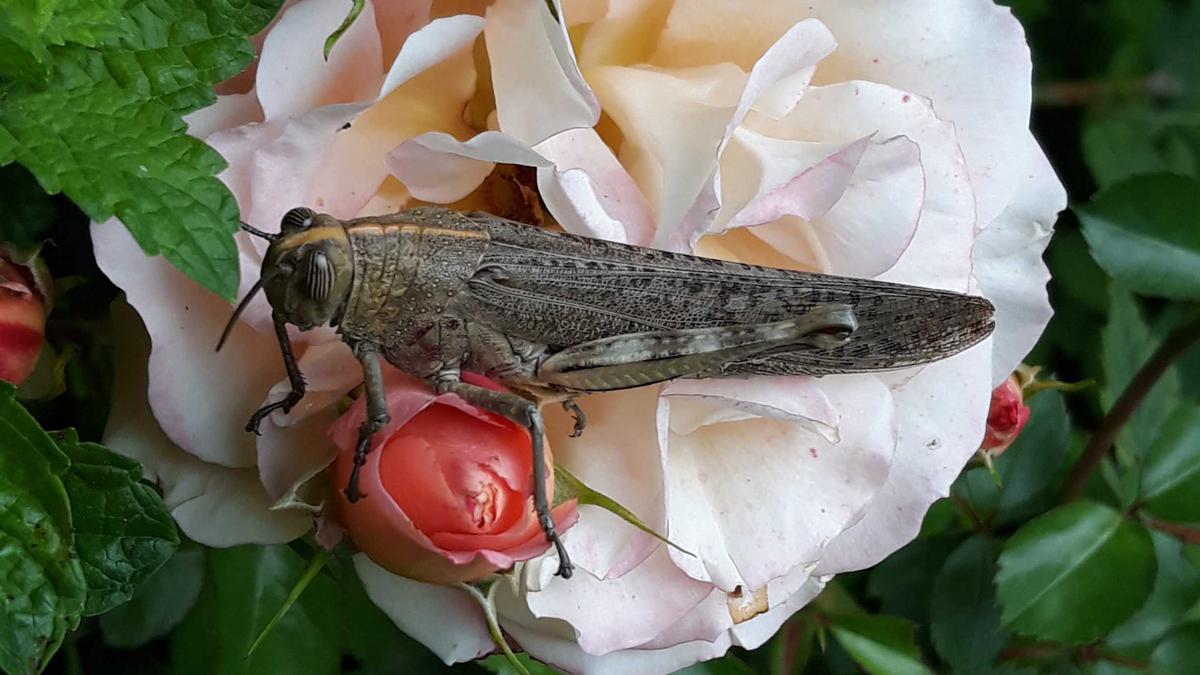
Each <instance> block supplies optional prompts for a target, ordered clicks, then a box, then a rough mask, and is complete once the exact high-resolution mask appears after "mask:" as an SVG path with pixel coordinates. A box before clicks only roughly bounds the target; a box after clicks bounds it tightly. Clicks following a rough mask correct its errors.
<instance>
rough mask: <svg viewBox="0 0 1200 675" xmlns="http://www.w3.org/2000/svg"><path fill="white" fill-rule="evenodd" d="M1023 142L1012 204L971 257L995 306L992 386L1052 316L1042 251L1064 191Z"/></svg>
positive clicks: (1032, 144)
mask: <svg viewBox="0 0 1200 675" xmlns="http://www.w3.org/2000/svg"><path fill="white" fill-rule="evenodd" d="M1026 142H1027V146H1026V155H1027V160H1026V172H1025V173H1024V174H1022V176H1021V178H1022V180H1021V183H1020V184H1018V187H1017V191H1016V192H1015V193H1014V196H1013V201H1012V202H1010V203H1009V204H1008V206H1007V207H1005V209H1004V210H1003V211H1001V212H1000V215H999V216H997V217H996V219H995V220H993V221H992V222H991V223H990V224H989V225H988V226H987V228H986V229H984V231H983V232H981V233H980V235H979V237H978V238H977V239H976V240H975V250H974V252H973V255H972V259H973V261H974V264H975V278H976V279H977V280H978V281H979V290H980V292H981V293H983V295H985V296H987V298H988V299H989V300H991V301H992V304H994V305H995V306H996V332H995V333H994V334H993V336H992V340H993V346H992V385H993V386H996V385H999V384H1000V383H1001V382H1003V381H1004V378H1006V377H1008V374H1009V373H1011V372H1012V371H1013V370H1014V369H1015V368H1016V367H1017V365H1018V364H1019V363H1020V362H1021V359H1023V358H1025V355H1026V354H1028V353H1029V350H1030V349H1032V348H1033V345H1034V344H1035V343H1036V342H1037V340H1038V338H1039V337H1040V336H1041V334H1042V331H1043V330H1044V329H1045V328H1046V324H1047V323H1049V322H1050V316H1051V315H1052V314H1053V310H1051V309H1050V299H1049V298H1048V297H1047V294H1046V282H1048V281H1049V280H1050V271H1049V270H1047V269H1046V265H1045V263H1043V262H1042V253H1043V252H1044V251H1045V250H1046V245H1047V244H1049V243H1050V237H1051V234H1052V232H1053V228H1054V221H1055V219H1056V218H1057V215H1058V212H1059V211H1061V210H1063V209H1064V208H1066V206H1067V193H1066V191H1065V190H1063V187H1062V184H1061V183H1060V182H1059V180H1058V177H1057V176H1056V175H1055V174H1054V169H1053V168H1052V167H1051V166H1050V162H1049V161H1048V160H1047V159H1046V155H1045V154H1043V153H1042V150H1041V148H1039V147H1038V144H1037V141H1035V140H1034V139H1033V136H1032V135H1028V136H1026Z"/></svg>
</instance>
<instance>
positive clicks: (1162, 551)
mask: <svg viewBox="0 0 1200 675" xmlns="http://www.w3.org/2000/svg"><path fill="white" fill-rule="evenodd" d="M1150 536H1151V537H1152V538H1153V540H1154V553H1155V559H1156V560H1157V561H1158V572H1157V574H1156V575H1155V578H1154V590H1153V591H1152V592H1151V593H1150V597H1149V598H1148V599H1147V600H1146V602H1145V603H1144V604H1143V605H1142V606H1141V607H1140V608H1139V609H1138V611H1137V613H1135V614H1134V615H1133V616H1131V617H1129V620H1128V621H1126V622H1125V623H1123V624H1121V625H1120V626H1117V627H1116V628H1115V629H1113V631H1112V632H1111V633H1109V634H1108V636H1107V637H1106V638H1105V640H1104V641H1105V643H1106V644H1108V645H1109V646H1111V647H1112V648H1114V649H1117V650H1119V651H1120V652H1121V653H1123V654H1127V655H1130V656H1132V657H1134V658H1137V659H1146V658H1148V657H1149V655H1150V650H1151V649H1152V648H1153V647H1154V645H1155V644H1157V643H1158V641H1159V640H1161V639H1162V638H1163V636H1164V635H1166V633H1167V632H1168V631H1170V630H1171V628H1172V627H1173V626H1174V625H1175V623H1176V622H1177V621H1178V620H1179V619H1180V617H1182V616H1183V615H1184V614H1185V613H1186V612H1187V611H1188V610H1189V609H1190V608H1191V607H1192V606H1193V605H1194V604H1195V603H1196V601H1197V600H1200V570H1198V569H1196V567H1195V566H1194V565H1192V564H1191V563H1190V562H1189V561H1188V560H1187V559H1186V557H1185V556H1184V546H1183V544H1182V543H1181V542H1180V541H1179V540H1178V539H1176V538H1174V537H1172V536H1170V535H1167V534H1164V533H1162V532H1157V531H1154V530H1151V531H1150Z"/></svg>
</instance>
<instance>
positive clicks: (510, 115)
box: [484, 0, 600, 145]
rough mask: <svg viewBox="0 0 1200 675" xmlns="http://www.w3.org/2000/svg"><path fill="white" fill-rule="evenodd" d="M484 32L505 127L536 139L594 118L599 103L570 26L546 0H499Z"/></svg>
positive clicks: (528, 139) (517, 135)
mask: <svg viewBox="0 0 1200 675" xmlns="http://www.w3.org/2000/svg"><path fill="white" fill-rule="evenodd" d="M484 35H485V38H486V41H487V52H488V59H489V60H490V61H491V64H492V87H493V90H494V92H495V96H496V113H497V116H498V119H499V122H500V130H501V131H503V132H504V133H506V134H509V135H510V136H512V137H514V138H516V139H518V140H520V141H522V142H524V143H527V144H529V145H535V144H537V143H540V142H541V141H544V140H546V139H547V138H550V137H551V136H553V135H555V134H557V133H558V132H560V131H562V130H563V129H571V128H575V127H591V126H593V125H594V124H595V123H596V120H597V119H599V117H600V104H599V102H597V100H596V97H595V96H594V95H593V94H592V91H591V89H590V88H588V86H587V83H586V82H584V81H583V76H582V75H580V73H579V68H578V67H577V66H576V64H575V57H574V54H573V52H572V50H571V43H570V40H569V39H568V37H567V33H566V27H565V26H563V25H561V24H559V22H558V21H556V20H555V19H554V17H553V16H551V14H550V11H549V9H547V7H546V3H545V2H528V1H526V0H497V1H496V2H495V3H493V4H492V5H491V6H490V7H488V10H487V27H486V28H485V29H484ZM534 101H536V104H531V102H534Z"/></svg>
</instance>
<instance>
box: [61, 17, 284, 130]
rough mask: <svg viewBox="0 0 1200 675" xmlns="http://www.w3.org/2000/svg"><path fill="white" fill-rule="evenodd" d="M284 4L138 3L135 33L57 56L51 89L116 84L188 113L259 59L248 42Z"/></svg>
mask: <svg viewBox="0 0 1200 675" xmlns="http://www.w3.org/2000/svg"><path fill="white" fill-rule="evenodd" d="M280 4H281V2H280V0H242V1H240V2H239V1H236V0H186V1H181V0H138V2H137V5H136V8H134V9H133V11H132V12H131V15H133V16H136V24H135V25H134V26H133V30H130V31H128V32H125V33H123V34H122V35H121V36H120V37H119V39H111V40H107V41H105V43H104V44H103V45H101V47H100V48H99V49H87V48H84V47H80V46H75V45H72V46H68V47H64V48H60V49H55V50H52V53H53V54H54V57H55V70H56V72H55V78H54V80H53V82H52V86H53V87H57V88H73V87H86V86H95V85H97V84H100V83H103V84H105V85H113V86H116V87H118V88H120V89H122V90H125V91H128V92H130V93H132V94H135V95H137V96H138V97H139V98H142V99H150V100H154V101H158V102H160V103H163V104H165V105H166V106H167V107H169V108H171V109H172V110H174V111H175V112H178V113H181V114H182V113H187V112H191V111H193V110H197V109H199V108H203V107H205V106H207V105H209V104H211V103H212V102H213V101H214V100H216V99H215V96H214V94H213V91H212V85H214V84H216V83H218V82H221V81H223V80H226V79H228V78H230V77H232V76H234V75H236V74H237V73H239V72H240V71H242V70H243V69H244V68H245V67H246V66H247V65H249V63H250V62H251V60H252V59H253V58H254V46H253V45H252V44H251V43H250V41H249V40H248V39H246V36H247V35H253V34H254V33H257V32H258V31H260V30H262V28H263V27H265V26H266V25H267V23H268V22H270V20H271V17H273V16H274V15H275V13H276V11H277V10H278V8H279V6H280Z"/></svg>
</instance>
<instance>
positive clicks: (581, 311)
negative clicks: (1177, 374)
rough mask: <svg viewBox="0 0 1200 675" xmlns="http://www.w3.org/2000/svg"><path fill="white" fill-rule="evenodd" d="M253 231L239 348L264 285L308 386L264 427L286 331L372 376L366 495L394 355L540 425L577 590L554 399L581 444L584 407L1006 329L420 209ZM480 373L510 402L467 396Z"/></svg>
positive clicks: (825, 281)
mask: <svg viewBox="0 0 1200 675" xmlns="http://www.w3.org/2000/svg"><path fill="white" fill-rule="evenodd" d="M243 228H244V229H246V230H247V231H249V232H251V233H252V234H255V235H257V236H261V237H264V238H266V239H269V240H270V245H269V247H268V249H267V254H266V256H265V258H264V259H263V265H262V275H261V278H260V279H259V281H258V283H257V284H256V285H255V287H254V289H253V290H252V291H251V293H250V294H249V295H247V297H246V298H245V299H244V300H243V301H242V303H241V305H239V307H238V309H237V310H236V311H235V313H234V316H233V318H231V319H230V323H229V326H227V327H226V335H227V334H228V331H229V328H230V327H231V326H232V325H233V323H234V321H236V319H237V316H238V314H240V312H241V310H242V309H243V308H244V307H245V305H246V304H247V302H248V301H249V299H250V297H252V296H253V294H254V293H255V292H257V290H259V289H260V288H261V289H264V290H265V291H266V294H267V300H268V301H269V302H270V305H271V308H272V310H273V314H272V316H273V318H274V322H275V329H276V335H277V337H278V339H279V345H280V348H281V350H282V352H283V359H284V365H285V366H286V368H287V373H288V378H289V381H290V382H291V385H292V391H291V393H289V394H288V395H287V396H286V397H285V398H284V399H283V400H280V401H277V402H274V403H271V404H269V405H267V406H265V407H263V408H261V409H260V410H258V411H257V412H255V413H254V415H253V416H251V418H250V422H249V423H248V424H247V426H246V428H247V430H248V431H257V430H258V426H259V423H260V422H261V420H262V419H263V417H265V416H266V415H268V414H270V413H271V412H272V411H274V410H282V411H284V412H287V411H288V410H290V409H291V408H292V406H294V405H296V403H297V402H299V401H300V399H301V397H303V395H304V378H303V377H302V376H301V374H300V371H299V368H298V366H297V364H296V359H295V358H294V356H293V355H292V349H291V344H290V342H289V340H288V336H287V330H286V324H289V323H290V324H293V325H295V326H297V327H299V328H300V329H301V330H307V329H309V328H312V327H314V326H320V325H326V324H330V325H334V326H337V327H338V331H339V333H340V334H341V336H342V339H343V340H345V342H346V343H347V344H348V345H349V346H350V347H351V349H352V350H353V351H354V353H355V355H356V356H357V357H358V359H359V360H360V361H361V362H362V365H363V378H364V383H365V391H366V396H367V410H368V414H367V420H366V421H365V422H364V423H363V425H362V426H361V427H360V429H359V442H358V448H357V453H356V455H355V458H354V471H353V472H352V474H351V477H350V480H349V483H348V484H347V486H346V496H347V497H348V499H349V500H350V501H352V502H353V501H357V500H358V499H360V498H362V497H363V496H364V495H363V494H362V493H361V492H359V489H358V471H359V468H360V467H361V466H362V464H363V463H364V461H365V459H366V456H367V453H368V451H369V449H370V440H371V437H372V435H373V434H374V433H375V432H376V431H378V430H379V429H380V428H382V427H383V425H385V424H386V423H387V421H388V414H387V408H386V405H385V398H384V391H383V381H382V377H381V373H380V362H379V359H380V357H382V358H385V359H387V361H388V362H389V363H391V364H392V365H393V366H395V367H396V368H398V369H400V370H402V371H404V372H407V373H410V374H412V375H415V376H417V377H420V378H423V379H424V380H425V381H426V382H428V383H429V386H430V387H431V388H432V389H433V390H435V391H437V392H438V393H446V392H450V393H455V394H458V395H459V396H461V397H462V398H463V399H465V400H466V401H468V402H470V403H472V404H474V405H477V406H479V407H481V408H484V409H487V410H490V411H493V412H495V413H498V414H500V415H503V416H505V417H507V418H509V419H511V420H513V421H515V422H517V423H518V424H521V425H524V426H525V427H526V428H527V429H529V432H530V436H531V440H532V446H533V467H534V504H535V508H536V510H537V514H538V517H539V522H540V523H541V526H542V528H543V529H544V530H545V532H546V537H547V539H548V540H549V541H550V542H551V543H553V544H554V546H555V547H556V549H557V552H558V556H559V570H558V573H559V574H561V575H562V576H564V577H569V576H570V575H571V569H572V568H571V563H570V559H569V558H568V556H567V552H566V551H565V550H564V549H563V546H562V542H561V541H560V540H559V537H558V535H557V534H556V532H555V530H554V523H553V521H552V520H551V518H550V509H549V504H548V503H547V498H546V489H545V483H546V465H545V460H544V447H543V427H542V417H541V414H540V412H539V410H538V405H539V403H544V402H548V401H559V402H562V403H563V405H564V407H566V408H567V409H568V410H572V411H573V412H574V413H575V416H576V433H577V434H578V433H582V431H583V415H582V412H581V411H580V410H579V408H578V406H576V405H575V402H574V397H575V396H576V395H578V394H582V393H586V392H594V391H611V390H616V389H626V388H630V387H640V386H644V385H649V384H654V383H658V382H664V381H667V380H672V379H676V378H684V377H694V378H699V377H703V378H730V377H738V378H744V377H753V376H756V375H817V376H819V375H826V374H831V373H856V372H870V371H880V370H890V369H896V368H906V367H909V366H916V365H920V364H923V363H929V362H931V361H936V360H938V359H942V358H945V357H947V356H951V355H953V354H956V353H958V352H960V351H962V350H964V349H966V348H968V347H970V346H972V345H974V344H976V343H977V342H979V341H981V340H983V339H984V338H985V337H987V336H988V335H989V334H990V333H991V331H992V325H993V323H992V314H993V309H992V305H991V303H989V302H988V301H987V300H985V299H983V298H980V297H973V296H969V295H962V294H959V293H952V292H948V291H940V290H931V289H926V288H919V287H915V286H905V285H901V284H893V283H885V282H880V281H869V280H862V279H852V278H846V277H836V276H828V275H821V274H807V273H802V272H794V271H787V270H778V269H770V268H765V267H756V266H752V265H743V264H738V263H731V262H725V261H721V260H712V259H708V258H700V257H695V256H690V255H683V254H679V253H669V252H666V251H658V250H653V249H647V248H641V247H637V246H628V245H624V244H617V243H612V242H607V241H601V240H597V239H589V238H587V237H580V236H575V235H570V234H561V233H556V232H551V231H548V230H544V229H540V228H536V227H531V226H528V225H524V224H521V223H516V222H513V221H509V220H504V219H502V218H498V217H496V216H492V215H490V214H486V213H469V214H461V213H456V212H453V211H449V210H446V209H441V208H419V209H411V210H407V211H401V212H399V213H395V214H392V215H388V216H381V217H373V218H359V219H356V220H349V221H341V220H338V219H336V218H333V217H331V216H328V215H323V214H317V213H316V212H314V211H312V210H311V209H307V208H297V209H292V210H291V211H289V212H288V213H287V214H286V215H285V216H284V218H283V222H282V224H281V228H280V232H279V233H278V234H268V233H265V232H261V231H259V230H256V229H254V228H252V227H249V226H247V225H244V226H243ZM223 341H224V336H222V342H223ZM219 348H220V346H219V345H218V349H219ZM463 370H467V371H471V372H475V373H479V374H481V375H485V376H487V377H489V378H491V379H493V380H496V381H499V382H500V383H502V384H504V385H505V386H506V387H508V389H509V391H508V392H497V391H492V390H489V389H485V388H482V387H477V386H473V385H471V384H468V383H466V382H463V381H462V380H461V378H460V374H461V372H462V371H463ZM510 392H511V393H510Z"/></svg>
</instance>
